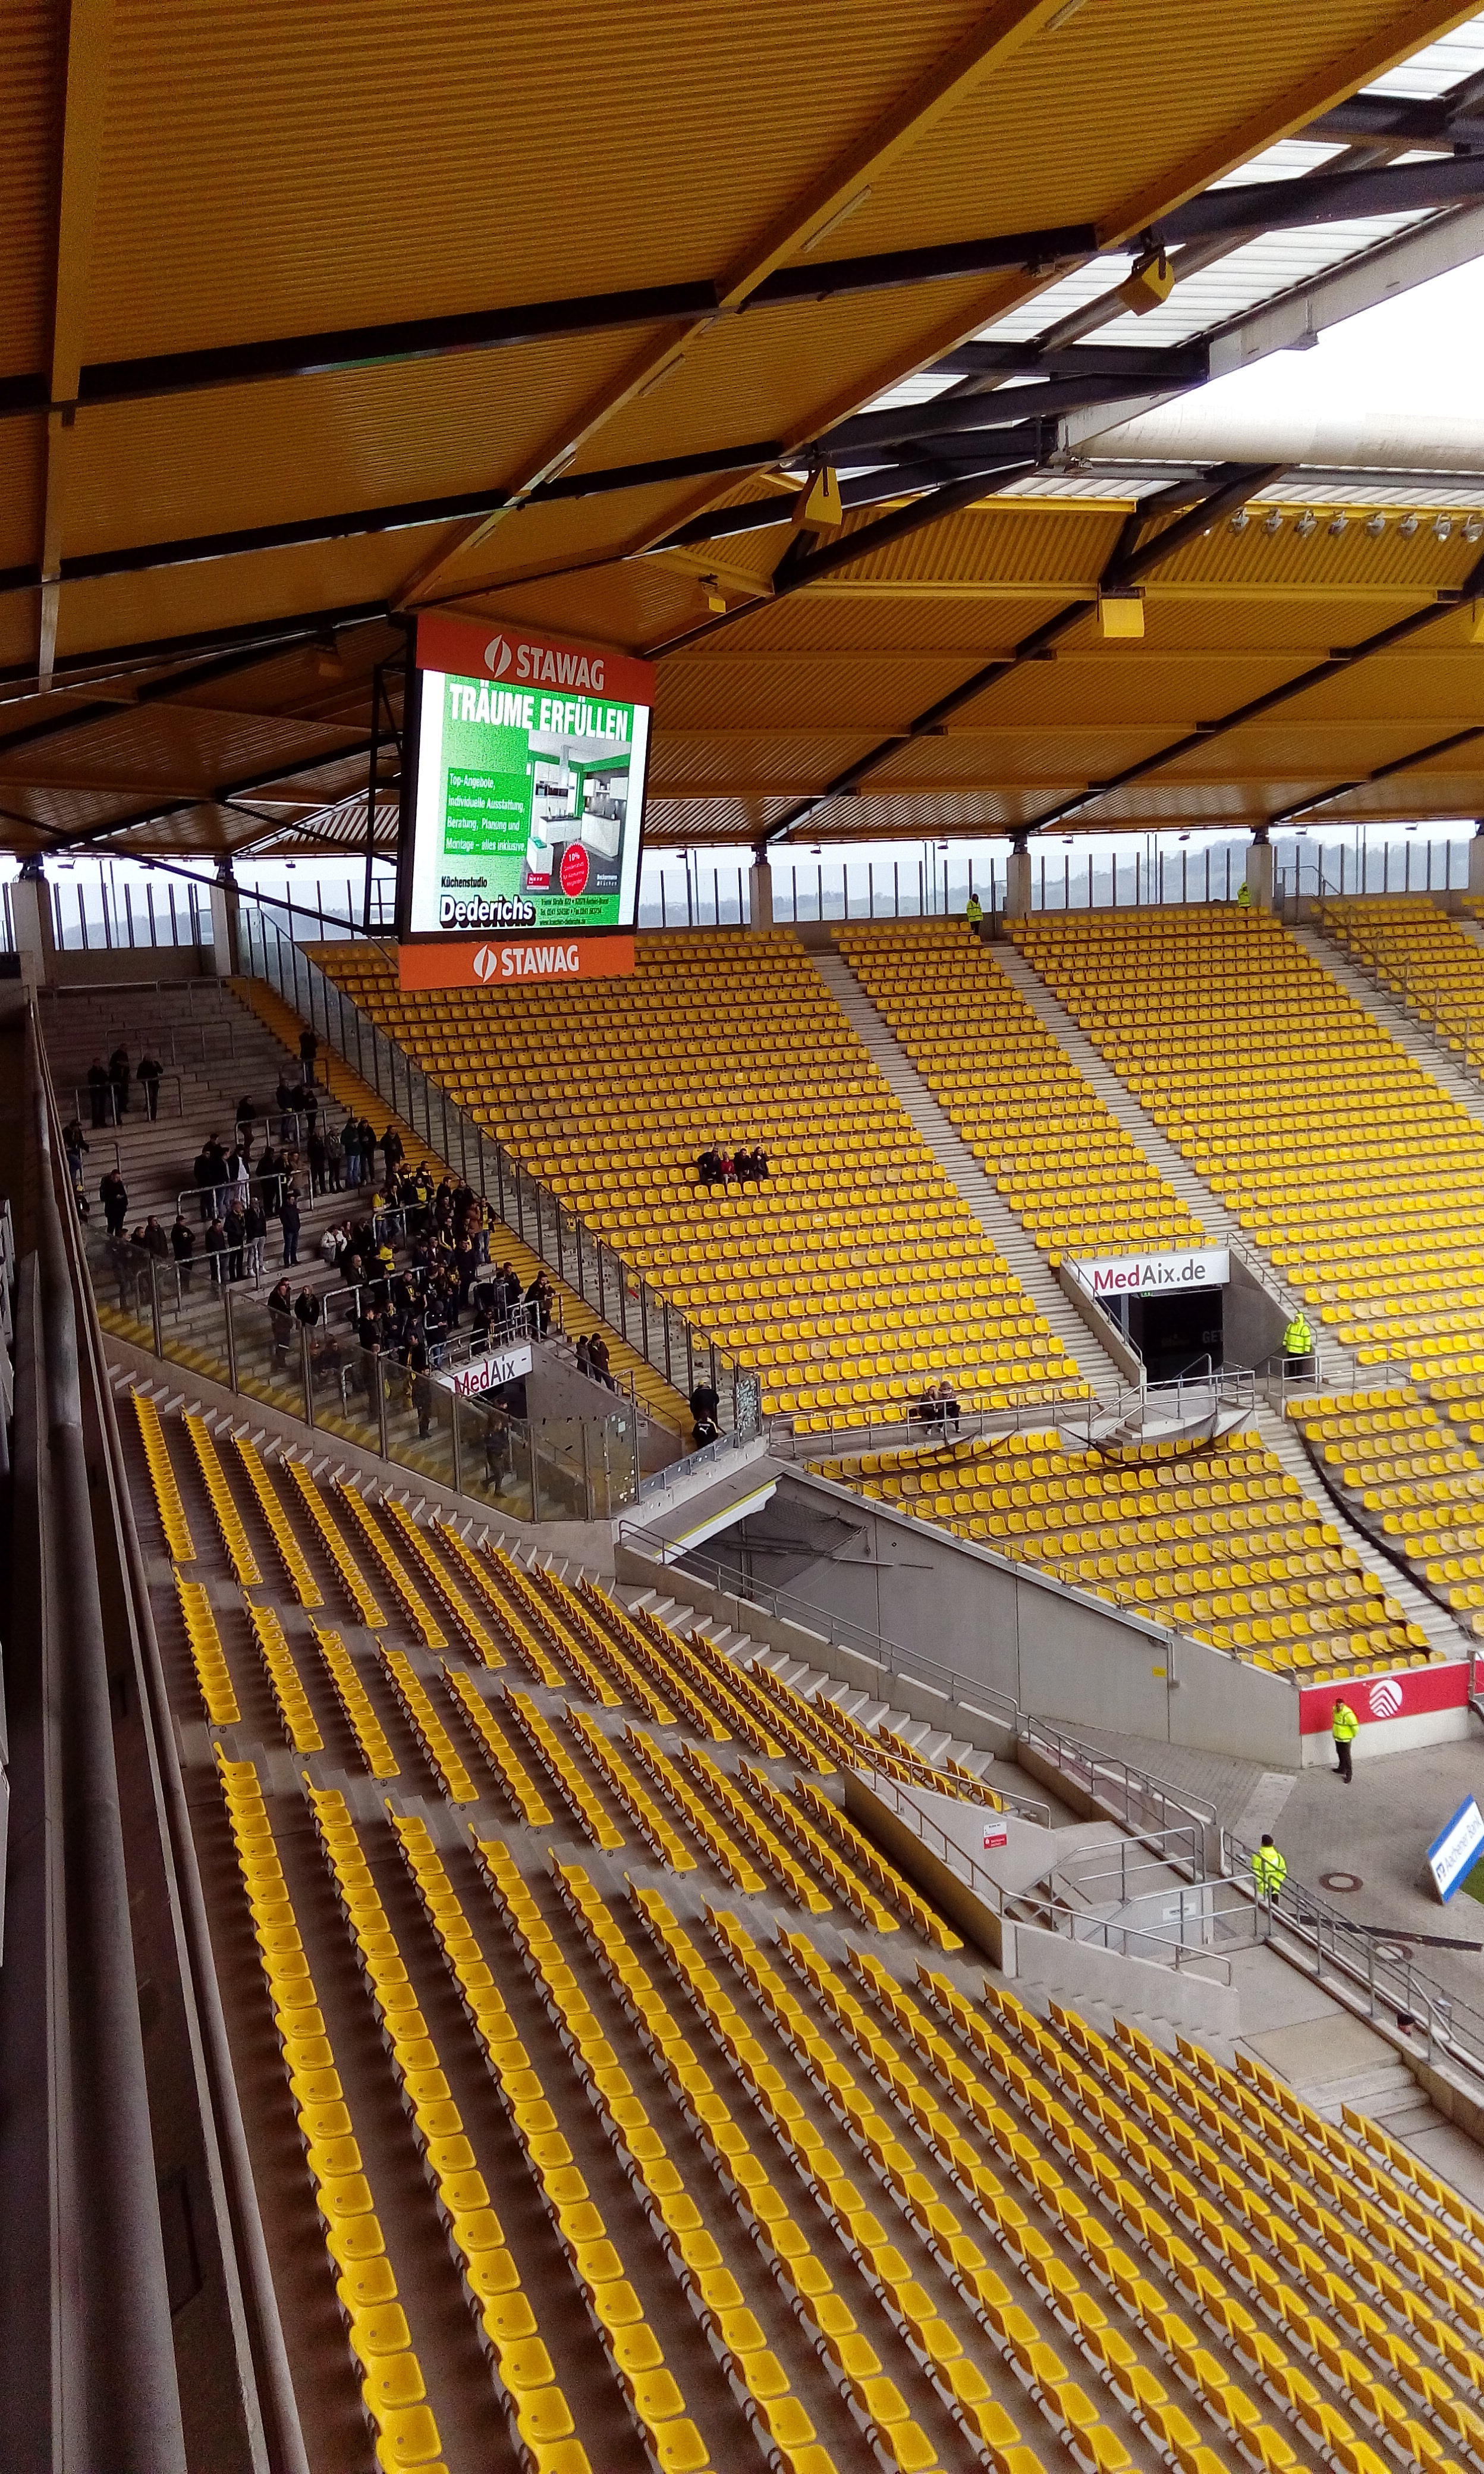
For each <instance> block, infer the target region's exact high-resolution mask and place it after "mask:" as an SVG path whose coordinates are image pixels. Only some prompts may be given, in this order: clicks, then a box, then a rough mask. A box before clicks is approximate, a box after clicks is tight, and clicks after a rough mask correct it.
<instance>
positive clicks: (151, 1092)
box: [134, 1056, 165, 1122]
mask: <svg viewBox="0 0 1484 2474" xmlns="http://www.w3.org/2000/svg"><path fill="white" fill-rule="evenodd" d="M164 1070H165V1069H164V1067H163V1066H162V1065H161V1063H160V1061H159V1058H158V1057H157V1056H141V1057H140V1059H139V1062H138V1064H137V1065H136V1066H135V1068H134V1080H135V1081H136V1082H137V1083H138V1085H139V1088H140V1089H141V1091H142V1092H143V1093H144V1113H145V1115H146V1116H147V1117H148V1118H150V1119H151V1120H152V1122H153V1120H154V1119H155V1118H156V1117H157V1116H158V1115H159V1079H160V1076H161V1075H162V1074H163V1073H164Z"/></svg>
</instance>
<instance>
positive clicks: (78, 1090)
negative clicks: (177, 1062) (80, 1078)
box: [66, 1066, 185, 1133]
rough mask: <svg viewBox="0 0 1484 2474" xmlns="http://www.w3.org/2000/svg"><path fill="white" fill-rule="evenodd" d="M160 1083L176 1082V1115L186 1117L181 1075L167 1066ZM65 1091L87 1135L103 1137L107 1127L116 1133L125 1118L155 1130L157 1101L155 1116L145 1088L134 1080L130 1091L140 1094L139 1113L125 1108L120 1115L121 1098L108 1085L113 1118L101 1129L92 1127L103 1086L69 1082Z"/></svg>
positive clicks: (105, 1122) (157, 1109)
mask: <svg viewBox="0 0 1484 2474" xmlns="http://www.w3.org/2000/svg"><path fill="white" fill-rule="evenodd" d="M159 1079H160V1081H161V1082H173V1083H174V1084H175V1086H176V1115H177V1116H178V1117H183V1116H184V1114H185V1101H184V1097H183V1095H182V1088H181V1082H180V1075H179V1074H177V1073H176V1072H175V1070H174V1068H173V1067H169V1066H167V1067H166V1069H165V1071H164V1072H163V1073H162V1074H161V1076H160V1078H159ZM66 1087H67V1093H68V1097H69V1098H70V1099H71V1101H72V1113H73V1115H74V1117H76V1119H77V1121H78V1123H79V1125H80V1126H82V1127H83V1130H84V1133H101V1132H103V1131H104V1130H105V1128H106V1127H108V1126H111V1127H113V1128H114V1129H115V1130H117V1128H119V1127H120V1126H121V1125H122V1124H123V1122H124V1119H125V1117H128V1116H131V1115H132V1116H133V1119H134V1123H135V1125H137V1126H153V1125H155V1124H156V1123H157V1121H158V1116H159V1108H158V1101H157V1099H156V1106H155V1109H154V1110H153V1112H152V1110H151V1109H150V1106H149V1104H148V1101H147V1100H146V1098H145V1091H146V1085H145V1084H144V1083H142V1082H140V1081H139V1080H138V1079H136V1078H134V1077H131V1079H130V1086H129V1087H130V1089H131V1090H132V1091H137V1092H138V1093H139V1095H140V1105H139V1108H138V1110H137V1111H134V1110H132V1109H130V1108H125V1109H124V1110H123V1111H122V1113H120V1110H119V1104H118V1095H117V1092H116V1091H115V1089H114V1086H113V1084H112V1083H111V1082H110V1083H109V1084H108V1107H109V1111H110V1114H109V1115H108V1117H107V1118H106V1119H105V1121H104V1126H101V1127H100V1126H95V1125H94V1124H93V1121H92V1109H93V1102H94V1101H95V1100H101V1099H102V1097H103V1086H102V1084H98V1085H96V1086H95V1085H94V1084H93V1083H91V1082H70V1083H68V1085H67V1086H66ZM84 1106H85V1109H86V1121H85V1123H84Z"/></svg>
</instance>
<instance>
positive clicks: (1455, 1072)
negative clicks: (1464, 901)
mask: <svg viewBox="0 0 1484 2474" xmlns="http://www.w3.org/2000/svg"><path fill="white" fill-rule="evenodd" d="M1472 924H1473V923H1472V921H1467V920H1460V922H1459V925H1460V927H1463V928H1465V929H1469V928H1472ZM1288 934H1289V935H1290V936H1291V937H1292V938H1293V941H1294V943H1295V944H1296V945H1302V946H1303V948H1304V952H1305V954H1307V955H1308V957H1309V958H1310V960H1311V961H1315V962H1317V963H1318V964H1319V967H1320V969H1321V970H1322V971H1328V974H1329V977H1330V978H1331V979H1332V980H1337V981H1338V982H1339V984H1340V986H1341V987H1342V988H1343V989H1344V990H1345V993H1346V995H1347V996H1348V997H1353V998H1354V1000H1355V1003H1356V1004H1357V1005H1358V1006H1363V1007H1364V1008H1365V1010H1366V1012H1367V1013H1368V1014H1369V1015H1370V1017H1371V1019H1372V1021H1373V1022H1376V1023H1379V1024H1380V1027H1381V1029H1382V1030H1383V1031H1389V1032H1390V1033H1391V1036H1392V1038H1393V1039H1394V1040H1395V1041H1396V1043H1397V1046H1398V1047H1399V1048H1400V1049H1401V1050H1403V1051H1404V1052H1405V1054H1406V1055H1408V1056H1409V1057H1410V1058H1411V1060H1412V1063H1413V1064H1414V1065H1416V1066H1417V1067H1419V1068H1420V1070H1421V1071H1422V1072H1423V1073H1424V1074H1426V1075H1429V1076H1430V1077H1431V1079H1432V1080H1433V1081H1434V1082H1438V1083H1441V1084H1442V1087H1443V1089H1444V1090H1445V1091H1446V1092H1447V1093H1448V1098H1449V1099H1450V1100H1456V1101H1457V1102H1458V1104H1459V1106H1460V1107H1461V1108H1467V1109H1468V1111H1469V1114H1470V1116H1471V1117H1472V1118H1474V1119H1476V1120H1477V1122H1478V1123H1479V1124H1480V1125H1484V1091H1481V1090H1480V1088H1479V1085H1478V1084H1477V1082H1475V1081H1474V1079H1473V1078H1472V1075H1468V1074H1464V1073H1462V1072H1461V1071H1460V1069H1459V1067H1458V1066H1457V1065H1456V1064H1455V1063H1454V1061H1453V1059H1452V1057H1451V1056H1450V1055H1448V1051H1447V1049H1446V1048H1440V1047H1439V1046H1438V1044H1437V1042H1436V1041H1435V1040H1434V1039H1433V1038H1431V1037H1430V1035H1429V1034H1428V1032H1427V1031H1424V1029H1423V1028H1422V1026H1421V1024H1420V1023H1419V1021H1418V1019H1417V1016H1416V1015H1415V1014H1413V1013H1411V1012H1409V1011H1408V1009H1407V1006H1406V1003H1405V1001H1404V999H1403V998H1401V997H1400V996H1396V995H1394V994H1393V993H1392V992H1391V990H1390V989H1388V988H1385V987H1377V986H1376V982H1374V981H1373V980H1372V979H1370V978H1369V977H1368V975H1367V974H1366V973H1365V972H1364V971H1362V970H1361V968H1360V967H1359V965H1358V963H1356V962H1352V960H1351V958H1350V956H1349V955H1348V954H1347V953H1346V951H1345V948H1344V947H1343V945H1341V944H1340V943H1339V942H1338V941H1337V940H1336V939H1335V938H1334V937H1332V936H1327V935H1326V934H1324V932H1323V931H1322V930H1321V929H1319V928H1317V927H1315V928H1290V929H1289V931H1288Z"/></svg>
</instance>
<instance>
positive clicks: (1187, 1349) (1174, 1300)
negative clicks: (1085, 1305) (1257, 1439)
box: [1108, 1289, 1227, 1383]
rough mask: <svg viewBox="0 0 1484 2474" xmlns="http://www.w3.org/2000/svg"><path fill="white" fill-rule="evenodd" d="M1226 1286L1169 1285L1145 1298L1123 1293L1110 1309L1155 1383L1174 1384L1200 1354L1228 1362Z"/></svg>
mask: <svg viewBox="0 0 1484 2474" xmlns="http://www.w3.org/2000/svg"><path fill="white" fill-rule="evenodd" d="M1226 1294H1227V1293H1226V1291H1225V1289H1184V1290H1169V1291H1166V1292H1164V1293H1163V1294H1155V1295H1151V1296H1149V1297H1143V1298H1118V1299H1116V1300H1115V1301H1112V1302H1110V1304H1109V1307H1108V1311H1109V1313H1110V1314H1111V1315H1112V1317H1113V1322H1115V1323H1116V1324H1117V1325H1118V1328H1119V1330H1120V1331H1121V1332H1122V1333H1123V1334H1124V1337H1125V1338H1126V1339H1128V1340H1131V1341H1132V1342H1133V1344H1134V1346H1135V1347H1136V1348H1137V1350H1138V1353H1139V1355H1140V1356H1141V1357H1142V1359H1143V1361H1144V1367H1145V1370H1146V1372H1147V1374H1148V1379H1149V1381H1150V1382H1151V1383H1172V1382H1173V1381H1174V1379H1175V1377H1176V1376H1177V1375H1178V1374H1184V1373H1185V1372H1186V1371H1187V1370H1188V1369H1189V1368H1190V1367H1191V1366H1192V1365H1195V1364H1196V1363H1198V1362H1199V1361H1200V1360H1201V1359H1204V1358H1205V1357H1207V1356H1209V1358H1210V1362H1211V1366H1212V1369H1213V1370H1214V1369H1215V1368H1217V1367H1219V1366H1221V1365H1222V1364H1223V1363H1224V1324H1223V1318H1222V1301H1223V1299H1224V1298H1225V1297H1226Z"/></svg>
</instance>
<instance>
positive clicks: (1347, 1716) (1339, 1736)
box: [1329, 1701, 1360, 1786]
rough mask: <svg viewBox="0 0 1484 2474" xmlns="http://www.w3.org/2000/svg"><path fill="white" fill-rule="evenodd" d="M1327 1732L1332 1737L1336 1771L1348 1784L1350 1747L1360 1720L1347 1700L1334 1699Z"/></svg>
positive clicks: (1350, 1776)
mask: <svg viewBox="0 0 1484 2474" xmlns="http://www.w3.org/2000/svg"><path fill="white" fill-rule="evenodd" d="M1329 1732H1330V1734H1332V1735H1333V1737H1334V1766H1335V1770H1336V1773H1337V1774H1338V1776H1339V1777H1340V1778H1342V1779H1343V1780H1344V1781H1345V1783H1346V1785H1347V1786H1349V1784H1350V1783H1351V1779H1352V1770H1351V1765H1350V1748H1351V1746H1352V1743H1353V1742H1354V1740H1355V1737H1356V1736H1357V1735H1358V1734H1359V1733H1360V1721H1359V1719H1358V1718H1357V1717H1356V1715H1355V1713H1354V1711H1353V1710H1352V1708H1351V1706H1350V1703H1349V1702H1348V1701H1336V1703H1335V1705H1334V1715H1333V1717H1332V1718H1331V1719H1330V1721H1329Z"/></svg>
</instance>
